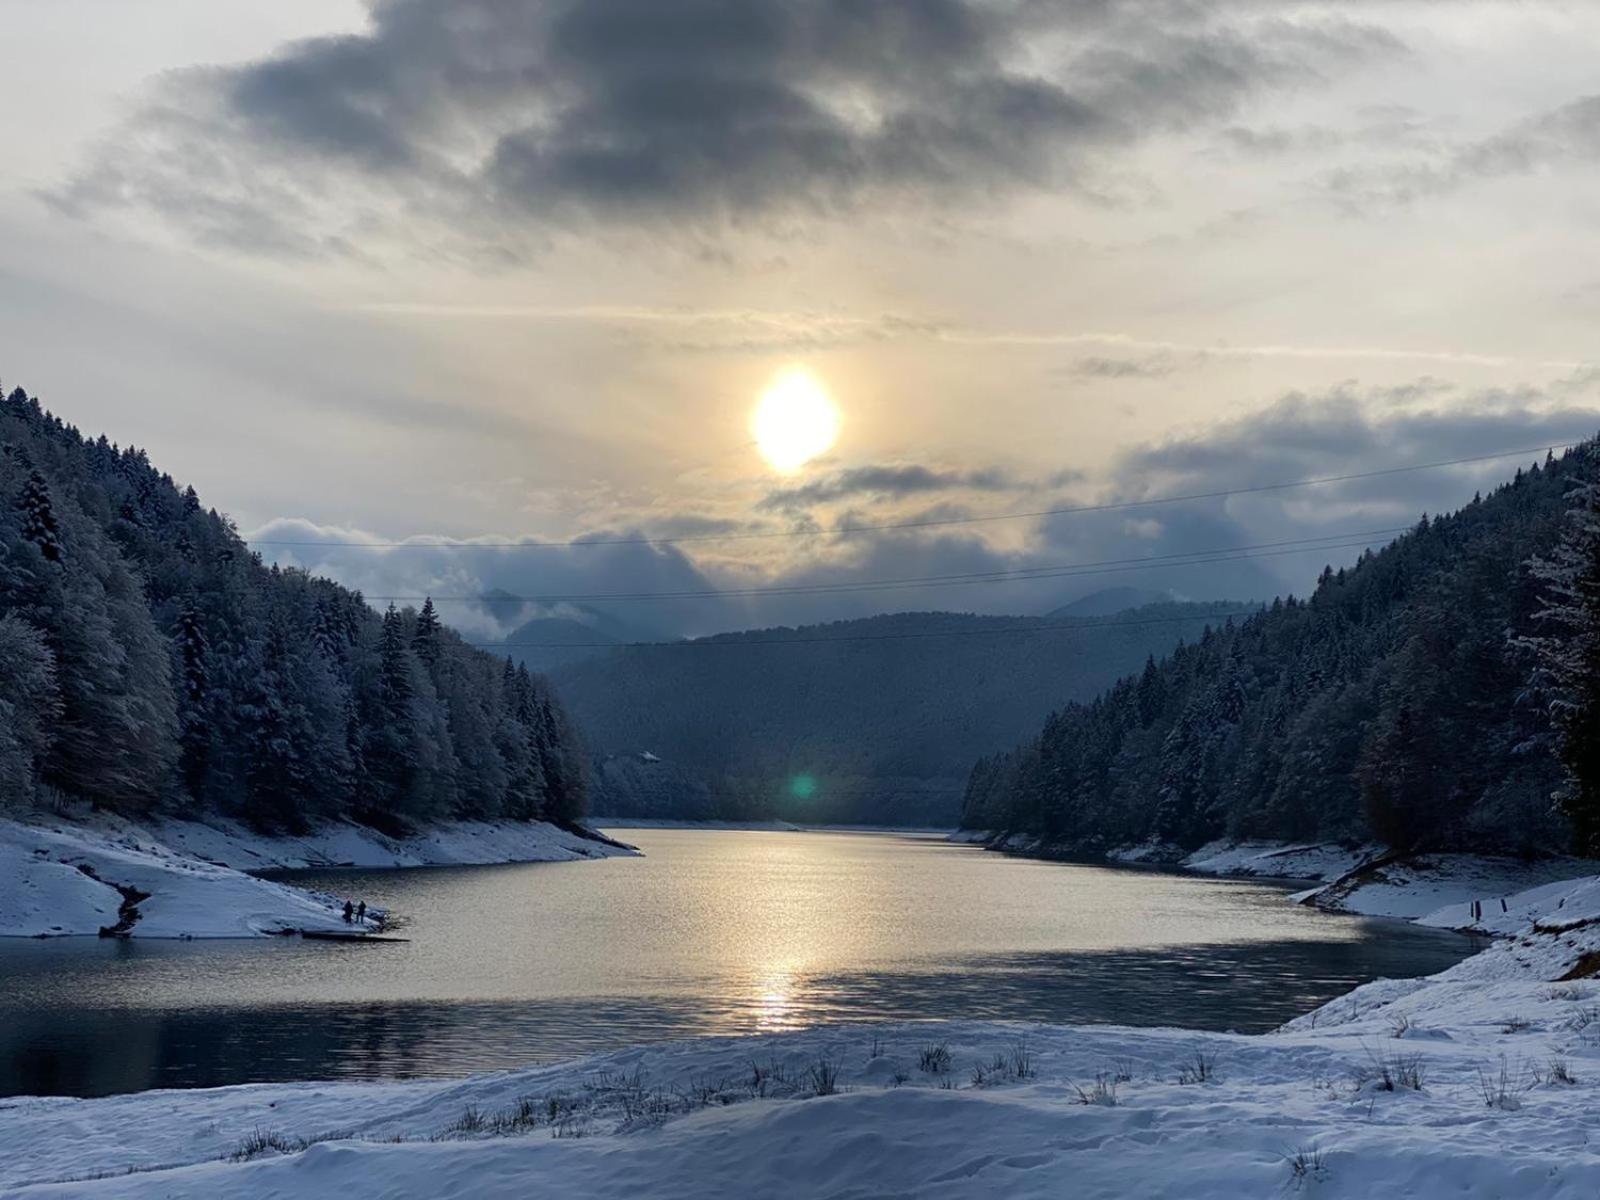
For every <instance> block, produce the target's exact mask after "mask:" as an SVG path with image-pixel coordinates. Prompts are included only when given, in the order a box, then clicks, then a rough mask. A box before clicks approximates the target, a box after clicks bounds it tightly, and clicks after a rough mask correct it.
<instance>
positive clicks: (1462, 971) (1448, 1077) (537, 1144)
mask: <svg viewBox="0 0 1600 1200" xmlns="http://www.w3.org/2000/svg"><path fill="white" fill-rule="evenodd" d="M1469 911H1470V910H1469ZM1497 911H1498V906H1497ZM1513 914H1515V915H1513ZM1501 918H1503V920H1502V919H1501ZM1513 923H1517V924H1515V936H1514V937H1508V938H1505V939H1503V940H1501V941H1499V942H1497V943H1495V944H1494V945H1492V946H1491V947H1490V948H1489V949H1488V950H1486V951H1485V952H1483V953H1481V954H1479V955H1477V956H1475V957H1473V958H1470V959H1467V960H1466V961H1464V962H1462V963H1460V964H1458V965H1457V966H1455V967H1453V968H1451V969H1450V970H1448V971H1445V972H1443V973H1441V974H1440V975H1437V976H1433V977H1431V978H1426V979H1414V980H1404V981H1379V982H1376V983H1373V984H1369V985H1367V986H1365V987H1362V988H1359V989H1357V990H1356V991H1355V992H1353V993H1351V994H1350V995H1349V996H1345V997H1341V998H1340V999H1337V1000H1335V1001H1333V1002H1331V1003H1329V1004H1327V1005H1325V1006H1323V1007H1322V1008H1321V1009H1318V1010H1317V1011H1315V1012H1313V1013H1309V1014H1307V1015H1306V1016H1304V1017H1301V1018H1299V1019H1297V1020H1295V1021H1293V1022H1291V1023H1290V1024H1289V1025H1287V1026H1285V1027H1284V1028H1283V1029H1281V1030H1279V1031H1278V1032H1276V1033H1272V1034H1266V1035H1261V1036H1255V1037H1248V1036H1240V1035H1227V1034H1201V1033H1193V1032H1186V1031H1183V1030H1175V1029H1122V1028H1115V1027H1087V1028H1062V1027H1040V1026H1023V1025H1013V1024H987V1023H975V1022H949V1023H924V1024H900V1025H884V1026H876V1027H873V1026H866V1027H849V1028H840V1027H824V1028H820V1029H815V1030H810V1031H804V1032H799V1033H791V1034H783V1035H777V1036H772V1037H765V1038H751V1039H708V1040H701V1041H690V1042H681V1043H677V1044H673V1045H657V1046H648V1047H637V1048H632V1049H628V1050H623V1051H617V1052H614V1053H610V1054H605V1055H601V1056H598V1057H595V1058H590V1059H584V1060H581V1061H578V1062H573V1063H567V1064H562V1065H558V1066H551V1067H543V1068H538V1069H532V1070H525V1071H515V1072H505V1073H500V1074H494V1075H485V1076H479V1077H476V1078H472V1079H466V1080H462V1081H455V1082H429V1083H397V1084H339V1085H335V1084H287V1085H253V1086H246V1087H234V1088H223V1089H218V1090H214V1091H203V1092H150V1093H144V1094H140V1095H134V1096H119V1097H113V1098H109V1099H104V1100H91V1101H80V1100H69V1099H24V1100H19V1101H11V1102H7V1103H6V1104H4V1105H0V1189H16V1190H15V1191H12V1192H8V1193H7V1194H14V1195H16V1196H19V1197H46V1196H49V1197H64V1196H73V1197H89V1198H93V1197H105V1198H110V1197H119V1198H123V1200H136V1198H137V1200H143V1198H153V1197H174V1196H177V1197H183V1196H196V1197H198V1196H217V1195H227V1196H236V1197H244V1198H246V1200H265V1198H266V1197H278V1196H284V1197H286V1196H296V1197H324V1196H326V1197H335V1196H336V1197H339V1198H340V1200H362V1198H365V1197H380V1196H381V1197H450V1196H454V1197H468V1196H471V1197H484V1198H491V1200H492V1198H495V1197H513V1196H515V1197H522V1196H527V1195H530V1194H547V1195H571V1196H585V1197H625V1196H626V1197H634V1196H651V1197H668V1198H670V1197H704V1196H730V1197H731V1196H739V1197H743V1196H763V1197H811V1196H818V1195H826V1196H840V1197H866V1196H882V1195H898V1196H918V1197H933V1198H938V1197H967V1196H974V1197H976V1196H1006V1197H1035V1196H1037V1197H1046V1196H1049V1197H1055V1196H1062V1195H1072V1196H1077V1197H1129V1196H1139V1197H1172V1198H1177V1197H1183V1198H1185V1200H1204V1198H1216V1200H1224V1198H1226V1200H1233V1198H1235V1197H1240V1196H1273V1195H1283V1194H1291V1193H1295V1192H1299V1191H1302V1190H1304V1191H1306V1192H1308V1193H1310V1194H1315V1195H1319V1196H1327V1197H1346V1198H1351V1200H1354V1198H1358V1197H1359V1198H1363V1200H1364V1198H1366V1197H1371V1196H1378V1195H1382V1196H1394V1197H1445V1196H1448V1197H1452V1198H1455V1197H1468V1198H1472V1197H1481V1198H1484V1200H1488V1198H1489V1197H1508V1196H1517V1197H1528V1198H1548V1200H1566V1198H1569V1197H1570V1198H1574V1200H1575V1198H1577V1197H1585V1198H1589V1197H1593V1196H1594V1195H1595V1194H1596V1193H1597V1192H1600V1153H1597V1152H1596V1147H1595V1145H1594V1144H1593V1142H1592V1139H1591V1130H1592V1129H1594V1128H1595V1127H1596V1123H1597V1121H1600V1038H1597V1033H1600V985H1597V983H1596V982H1595V981H1592V980H1589V979H1587V978H1574V979H1567V978H1566V977H1569V976H1580V975H1581V976H1590V975H1593V974H1594V972H1595V971H1596V969H1597V967H1600V880H1597V879H1594V878H1589V879H1583V880H1576V881H1568V882H1566V883H1562V884H1557V885H1547V886H1544V887H1541V888H1537V889H1534V890H1532V891H1530V892H1527V893H1523V894H1519V895H1515V896H1512V897H1508V903H1507V908H1506V911H1505V913H1503V914H1500V917H1497V918H1495V919H1494V920H1491V921H1487V924H1489V925H1503V926H1505V928H1504V929H1500V930H1497V931H1498V932H1510V931H1511V930H1512V927H1513ZM27 1185H32V1186H27Z"/></svg>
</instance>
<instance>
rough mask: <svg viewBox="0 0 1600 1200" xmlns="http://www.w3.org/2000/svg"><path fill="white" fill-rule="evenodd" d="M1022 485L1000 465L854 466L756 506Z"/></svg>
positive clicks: (792, 506)
mask: <svg viewBox="0 0 1600 1200" xmlns="http://www.w3.org/2000/svg"><path fill="white" fill-rule="evenodd" d="M1021 486H1022V485H1021V484H1019V483H1018V482H1017V481H1016V480H1014V479H1012V477H1011V476H1010V475H1008V474H1007V473H1006V472H1005V471H1003V470H1001V469H999V468H998V467H983V468H979V469H976V470H970V471H952V470H939V469H935V468H933V467H925V466H920V465H917V464H905V465H878V466H866V467H851V468H848V469H846V470H843V471H839V472H837V473H835V474H833V475H830V476H828V477H826V478H824V479H818V480H815V481H814V482H811V483H806V484H802V485H800V486H799V487H793V488H780V489H778V490H776V491H773V492H769V493H768V494H767V495H766V496H764V497H763V498H762V499H761V500H760V501H758V502H757V504H756V507H757V508H758V509H761V510H763V511H767V512H772V511H779V512H792V511H798V510H803V509H807V508H811V507H813V506H815V505H818V504H829V503H832V502H834V501H838V500H847V499H852V498H855V497H858V496H873V497H886V498H898V497H902V496H911V495H917V494H922V493H928V492H948V491H958V490H960V491H979V492H1006V491H1015V490H1017V489H1018V488H1019V487H1021Z"/></svg>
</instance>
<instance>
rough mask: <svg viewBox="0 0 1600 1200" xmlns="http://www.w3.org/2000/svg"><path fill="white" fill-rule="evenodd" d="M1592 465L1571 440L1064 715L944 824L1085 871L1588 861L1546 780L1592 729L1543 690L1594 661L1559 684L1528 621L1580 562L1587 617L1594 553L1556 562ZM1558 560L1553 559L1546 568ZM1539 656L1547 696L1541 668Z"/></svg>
mask: <svg viewBox="0 0 1600 1200" xmlns="http://www.w3.org/2000/svg"><path fill="white" fill-rule="evenodd" d="M1597 462H1600V453H1597V451H1596V448H1595V444H1594V443H1587V444H1585V445H1584V446H1582V447H1580V448H1578V449H1576V450H1574V451H1572V452H1570V453H1569V454H1567V455H1566V456H1565V457H1564V458H1562V459H1560V460H1547V461H1546V462H1545V463H1544V464H1543V465H1542V466H1539V465H1536V466H1534V467H1533V469H1532V470H1529V471H1519V472H1518V474H1517V476H1516V479H1515V480H1514V481H1513V482H1511V483H1508V484H1506V485H1505V486H1503V487H1501V488H1499V489H1498V490H1497V491H1496V492H1495V493H1494V494H1493V495H1491V496H1489V497H1487V498H1475V499H1474V500H1473V502H1472V503H1471V504H1470V505H1468V506H1467V507H1466V508H1464V509H1462V510H1461V511H1460V512H1458V513H1456V514H1454V515H1452V516H1447V517H1441V518H1437V519H1433V520H1429V519H1428V518H1427V517H1424V518H1423V519H1422V521H1421V522H1420V523H1419V524H1418V525H1417V527H1416V528H1415V529H1414V530H1413V531H1411V532H1410V533H1408V534H1406V535H1405V536H1403V537H1401V538H1399V539H1398V540H1397V541H1395V542H1394V543H1393V544H1392V545H1390V546H1388V547H1386V548H1385V549H1383V550H1382V551H1381V552H1378V553H1376V554H1374V553H1370V552H1369V553H1367V554H1365V555H1363V557H1362V559H1361V560H1360V562H1359V563H1358V564H1357V565H1356V566H1355V567H1354V568H1352V569H1350V570H1340V571H1337V572H1334V571H1326V572H1324V574H1323V576H1322V578H1321V580H1320V581H1319V583H1318V586H1317V588H1316V591H1315V593H1314V594H1313V595H1312V596H1311V597H1310V599H1308V600H1296V599H1294V598H1289V599H1287V600H1281V601H1274V602H1273V604H1272V605H1271V607H1270V608H1268V609H1264V610H1262V611H1261V612H1259V613H1257V614H1255V615H1252V616H1249V617H1247V618H1245V619H1242V620H1239V621H1237V622H1233V621H1230V622H1227V623H1225V624H1223V625H1222V626H1221V627H1220V628H1214V629H1211V630H1209V631H1207V632H1206V633H1205V634H1204V636H1202V637H1201V638H1200V639H1199V640H1198V641H1197V642H1193V643H1190V644H1186V645H1183V646H1181V647H1179V648H1178V649H1177V650H1176V651H1175V652H1173V653H1172V654H1171V655H1170V656H1169V657H1167V658H1166V659H1165V660H1164V661H1161V662H1159V663H1157V662H1155V661H1151V662H1150V663H1149V664H1147V665H1146V667H1145V669H1144V671H1143V672H1142V673H1138V674H1134V675H1131V676H1129V677H1128V678H1126V679H1123V680H1122V681H1121V682H1119V683H1117V684H1116V685H1115V686H1113V687H1112V688H1111V689H1110V690H1109V691H1108V692H1106V693H1104V694H1103V695H1102V696H1100V697H1099V698H1098V699H1096V700H1094V701H1093V702H1092V703H1088V704H1071V705H1068V706H1067V707H1066V708H1064V709H1062V710H1060V711H1058V712H1056V713H1054V714H1053V715H1052V716H1051V717H1050V718H1049V719H1048V720H1047V721H1046V722H1045V724H1044V729H1043V731H1042V732H1041V733H1040V734H1039V735H1038V736H1037V737H1036V738H1035V739H1034V740H1032V741H1030V742H1028V743H1026V744H1024V745H1022V746H1021V747H1019V748H1017V749H1015V750H1013V751H1011V752H1009V753H1006V754H1001V755H998V756H994V757H990V758H985V759H982V760H981V761H979V762H978V764H977V766H976V767H975V768H974V769H973V772H972V776H971V779H970V781H969V783H968V787H967V794H966V800H965V805H964V810H963V815H962V820H963V824H964V825H965V826H966V827H968V828H973V829H988V830H996V831H1006V832H1014V833H1025V834H1028V835H1033V836H1036V837H1039V838H1041V839H1043V840H1044V841H1046V842H1048V843H1050V844H1052V845H1054V846H1056V847H1058V848H1060V849H1062V850H1067V851H1077V852H1083V853H1092V852H1095V851H1099V850H1103V849H1107V848H1110V847H1115V846H1119V845H1130V844H1144V843H1150V842H1155V843H1159V844H1162V845H1167V846H1171V847H1174V848H1177V849H1189V848H1193V847H1195V846H1198V845H1200V844H1202V843H1204V842H1205V841H1207V840H1209V839H1211V838H1214V837H1218V836H1224V835H1226V836H1231V837H1241V838H1244V837H1260V838H1274V839H1296V840H1298V839H1319V840H1320V839H1341V840H1343V839H1359V840H1363V841H1364V840H1369V839H1376V840H1378V841H1381V842H1384V843H1386V844H1388V845H1390V846H1393V847H1396V848H1401V849H1410V848H1428V849H1445V848H1473V849H1496V850H1518V851H1533V850H1541V849H1556V848H1562V849H1564V848H1567V847H1568V846H1570V845H1572V844H1573V843H1574V842H1577V844H1578V849H1579V850H1581V851H1585V852H1593V851H1595V850H1596V849H1597V847H1596V846H1595V845H1594V844H1593V838H1592V837H1589V836H1588V835H1586V834H1584V833H1583V829H1584V828H1586V827H1587V826H1585V825H1584V822H1583V821H1582V820H1578V819H1576V818H1579V817H1580V816H1581V812H1580V810H1581V809H1582V807H1583V805H1584V804H1585V803H1587V801H1585V800H1584V799H1583V796H1582V795H1581V794H1580V793H1581V792H1582V789H1579V790H1578V791H1574V790H1573V789H1572V788H1571V787H1570V786H1568V785H1567V783H1566V776H1565V772H1564V770H1563V766H1562V760H1563V758H1565V759H1567V760H1568V761H1571V760H1572V757H1573V756H1572V754H1571V753H1570V752H1568V751H1569V749H1570V746H1571V742H1572V739H1571V738H1570V737H1564V736H1563V726H1564V727H1565V728H1566V729H1567V730H1569V731H1570V730H1571V729H1573V728H1579V729H1580V732H1585V733H1586V732H1589V730H1588V729H1587V727H1586V726H1585V720H1587V721H1588V723H1589V724H1590V725H1592V724H1593V723H1594V717H1595V713H1594V712H1592V711H1585V712H1584V714H1583V716H1581V717H1573V716H1571V715H1570V714H1571V713H1572V712H1574V711H1577V710H1576V709H1574V707H1573V702H1572V701H1571V700H1570V699H1569V698H1564V694H1563V693H1562V692H1561V691H1560V689H1562V688H1564V689H1565V695H1566V696H1570V695H1571V694H1572V693H1574V692H1575V691H1576V690H1581V688H1579V687H1578V685H1576V684H1575V683H1574V682H1573V680H1574V678H1575V677H1578V676H1585V675H1586V678H1587V679H1588V680H1589V681H1590V682H1591V683H1592V681H1593V680H1594V679H1595V677H1596V676H1597V673H1600V653H1596V654H1593V655H1590V657H1589V661H1587V662H1583V663H1580V664H1577V665H1576V666H1573V665H1572V662H1571V659H1572V654H1571V653H1569V652H1567V650H1569V649H1570V637H1571V629H1570V625H1571V624H1572V622H1571V621H1569V623H1568V624H1569V628H1568V629H1567V631H1566V632H1565V633H1563V632H1562V630H1561V629H1559V628H1557V627H1556V626H1557V624H1558V622H1556V621H1554V620H1553V619H1552V617H1551V616H1550V614H1548V613H1547V612H1546V611H1545V610H1546V609H1547V608H1548V606H1549V603H1550V596H1551V587H1552V577H1553V576H1558V577H1561V578H1568V579H1570V578H1571V577H1572V576H1573V575H1574V573H1577V572H1581V570H1582V569H1584V568H1585V564H1586V565H1587V569H1589V570H1590V571H1591V572H1592V573H1593V574H1592V575H1591V579H1592V580H1593V581H1595V587H1594V588H1593V589H1591V590H1592V595H1588V599H1589V600H1590V601H1591V602H1595V601H1596V600H1597V598H1600V571H1597V570H1596V568H1600V558H1597V557H1596V554H1595V544H1596V542H1597V539H1595V538H1594V537H1593V536H1592V535H1591V537H1590V541H1589V542H1588V543H1585V544H1583V545H1581V546H1579V547H1578V548H1576V549H1573V548H1571V543H1572V541H1573V539H1574V537H1577V536H1579V534H1575V533H1574V532H1573V531H1574V521H1576V520H1578V516H1571V517H1569V516H1568V510H1569V509H1570V508H1572V506H1573V504H1574V500H1573V495H1574V493H1575V486H1576V485H1579V484H1582V483H1585V482H1587V480H1588V479H1589V477H1590V476H1591V475H1592V474H1593V473H1594V471H1595V467H1596V464H1597ZM1579 515H1581V514H1579ZM1589 524H1590V525H1595V526H1600V522H1594V521H1592V520H1591V521H1590V522H1589ZM1580 532H1581V531H1580ZM1564 539H1565V540H1564ZM1558 546H1566V547H1568V549H1567V551H1566V555H1567V557H1566V559H1565V560H1562V562H1561V563H1559V564H1558V565H1556V566H1551V565H1550V561H1549V560H1550V556H1552V554H1555V553H1556V552H1557V550H1558ZM1540 562H1542V565H1537V564H1538V563H1540ZM1531 563H1532V564H1535V565H1530V564H1531ZM1579 591H1581V589H1579ZM1541 613H1545V615H1543V616H1541ZM1568 615H1569V617H1570V616H1571V612H1570V611H1569V613H1568ZM1590 617H1591V619H1592V618H1594V617H1595V614H1593V613H1591V614H1590ZM1578 623H1580V624H1581V619H1580V620H1578ZM1596 630H1600V623H1597V624H1595V625H1594V629H1592V630H1591V631H1590V632H1591V636H1592V635H1593V633H1594V632H1595V631H1596ZM1597 644H1600V642H1597ZM1541 650H1542V651H1544V659H1545V661H1546V662H1548V663H1554V664H1557V665H1559V664H1560V663H1561V662H1563V661H1565V662H1567V664H1568V670H1567V672H1566V675H1565V676H1564V677H1562V676H1561V672H1560V671H1558V670H1551V669H1543V670H1541V669H1539V667H1538V660H1539V653H1538V652H1539V651H1541ZM1564 653H1565V655H1566V657H1565V658H1564V659H1563V657H1562V655H1563V654H1564ZM1541 679H1542V680H1544V681H1545V682H1544V683H1541V682H1540V681H1541ZM1552 682H1553V683H1554V684H1556V685H1559V686H1558V687H1557V689H1556V690H1552V687H1551V686H1547V685H1548V684H1551V683H1552ZM1552 711H1555V712H1557V713H1558V714H1559V713H1560V712H1563V711H1566V712H1568V713H1569V716H1568V718H1567V719H1566V720H1565V721H1561V720H1558V721H1556V722H1554V723H1552V721H1551V719H1550V714H1551V712H1552ZM1593 741H1594V739H1590V742H1591V743H1592V742H1593ZM1564 746H1565V747H1566V748H1565V749H1564ZM1591 756H1592V747H1591ZM1580 757H1581V755H1580ZM1594 774H1595V780H1594V782H1593V783H1592V784H1591V785H1590V793H1593V792H1597V791H1600V770H1597V771H1596V772H1595V773H1594ZM1585 794H1588V793H1585ZM1553 797H1555V799H1554V800H1553ZM1575 825H1577V826H1579V829H1578V832H1579V835H1580V836H1578V837H1577V838H1574V837H1573V831H1574V826H1575Z"/></svg>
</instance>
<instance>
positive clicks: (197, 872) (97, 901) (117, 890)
mask: <svg viewBox="0 0 1600 1200" xmlns="http://www.w3.org/2000/svg"><path fill="white" fill-rule="evenodd" d="M631 853H634V851H632V850H630V849H628V848H625V847H620V846H618V845H614V844H607V843H604V842H600V841H594V840H591V839H588V838H585V837H582V836H580V835H578V834H576V833H571V832H568V831H567V830H564V829H558V828H557V827H555V826H553V825H546V824H542V823H540V824H526V823H520V824H519V823H513V822H504V823H498V822H494V823H491V822H458V823H455V824H451V825H446V826H441V827H438V828H436V829H433V830H430V831H428V832H426V833H422V834H419V835H417V836H416V837H413V838H408V839H405V840H403V841H400V840H396V839H393V838H387V837H384V836H383V835H382V834H380V833H377V832H376V831H374V830H370V829H363V828H360V827H357V826H354V825H344V824H340V825H333V826H328V827H325V828H324V829H322V830H320V831H319V832H317V833H315V834H312V835H310V836H307V837H302V838H267V837H262V836H260V835H258V834H254V833H251V832H250V831H249V830H247V829H245V828H243V827H242V826H237V825H232V824H229V823H226V822H218V823H215V824H209V823H208V824H199V823H196V822H191V821H160V822H152V823H150V824H148V825H138V824H134V823H132V822H129V821H124V820H120V819H117V818H114V817H108V816H103V815H102V816H97V817H94V818H93V819H90V820H86V821H81V822H80V821H66V820H56V821H43V820H41V821H40V822H38V823H32V824H23V823H21V822H18V821H12V820H0V936H6V937H66V936H72V935H88V936H93V935H96V934H99V933H101V932H102V931H106V932H108V933H112V932H114V933H116V934H118V935H121V936H129V937H145V938H151V937H154V938H234V937H263V936H267V935H269V934H274V933H283V932H286V931H293V930H301V931H310V932H333V933H348V932H351V927H350V926H349V925H348V924H346V923H345V921H344V918H343V914H342V912H341V911H340V908H339V903H340V902H339V901H336V900H334V899H332V898H329V897H323V896H317V895H314V894H312V893H310V892H307V891H304V890H302V889H300V888H295V887H290V886H287V885H285V884H280V883H273V882H270V881H268V880H264V879H258V878H256V877H254V876H253V875H249V874H246V873H245V872H247V871H260V870H268V869H272V868H290V867H312V866H363V867H409V866H423V865H434V864H456V863H461V864H466V863H503V862H547V861H569V860H572V859H579V858H603V857H608V856H611V855H618V854H631Z"/></svg>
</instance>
